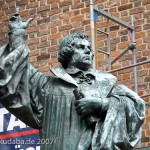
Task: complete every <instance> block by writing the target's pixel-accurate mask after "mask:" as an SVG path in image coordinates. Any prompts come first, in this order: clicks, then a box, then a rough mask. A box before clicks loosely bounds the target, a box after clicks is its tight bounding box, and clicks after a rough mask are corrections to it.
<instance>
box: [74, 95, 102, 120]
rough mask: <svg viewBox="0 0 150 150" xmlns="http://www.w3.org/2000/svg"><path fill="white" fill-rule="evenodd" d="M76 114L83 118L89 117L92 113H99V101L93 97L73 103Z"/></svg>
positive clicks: (100, 105)
mask: <svg viewBox="0 0 150 150" xmlns="http://www.w3.org/2000/svg"><path fill="white" fill-rule="evenodd" d="M75 106H76V111H77V114H78V115H80V116H82V117H85V116H90V115H92V114H93V113H96V112H100V111H101V107H102V104H101V99H100V98H94V97H86V98H82V99H80V100H77V101H76V102H75Z"/></svg>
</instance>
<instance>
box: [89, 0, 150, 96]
mask: <svg viewBox="0 0 150 150" xmlns="http://www.w3.org/2000/svg"><path fill="white" fill-rule="evenodd" d="M99 15H102V16H104V17H105V18H107V28H106V30H107V31H106V32H104V31H101V30H99V29H97V26H96V22H97V19H98V16H99ZM95 16H96V17H95ZM90 17H91V43H92V48H93V49H94V52H95V57H94V66H93V68H94V69H98V60H97V55H98V52H100V53H103V54H106V55H107V57H108V72H110V73H112V72H116V71H120V70H124V69H128V68H133V73H134V76H133V78H134V90H135V92H137V93H138V79H137V78H138V74H137V66H139V65H143V64H145V63H150V60H147V61H143V62H139V63H137V62H136V42H135V27H134V17H133V16H131V24H128V23H126V22H125V21H122V20H121V19H119V18H117V17H115V16H112V15H111V14H110V13H108V12H106V11H104V10H102V9H101V8H98V7H97V6H94V5H93V0H90ZM110 20H111V21H113V22H115V23H117V24H119V25H121V26H123V27H125V28H126V29H127V30H128V33H129V36H130V39H131V44H130V45H129V46H128V47H127V48H126V49H125V50H124V51H123V52H122V53H120V54H119V55H118V56H117V57H116V58H115V59H113V60H111V55H110V26H109V21H110ZM98 33H103V34H105V35H106V36H107V52H105V51H102V50H98V48H97V46H96V43H97V34H98ZM129 50H131V51H132V65H129V66H125V67H122V68H118V69H114V70H111V66H112V65H113V64H114V63H115V62H116V61H117V60H118V59H120V58H121V57H122V56H123V55H124V54H126V53H127V52H128V51H129ZM147 96H150V94H147V95H143V96H141V97H147Z"/></svg>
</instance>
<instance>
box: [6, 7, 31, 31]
mask: <svg viewBox="0 0 150 150" xmlns="http://www.w3.org/2000/svg"><path fill="white" fill-rule="evenodd" d="M32 20H33V18H29V19H27V20H26V21H25V22H23V21H22V19H21V17H20V15H19V8H17V9H16V12H15V13H14V14H13V16H12V17H11V18H10V19H9V29H10V31H12V30H15V29H26V28H27V27H28V26H29V24H30V22H31V21H32Z"/></svg>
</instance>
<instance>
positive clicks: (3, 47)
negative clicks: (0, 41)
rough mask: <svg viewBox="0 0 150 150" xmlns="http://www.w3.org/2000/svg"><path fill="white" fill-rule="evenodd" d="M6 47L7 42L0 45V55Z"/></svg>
mask: <svg viewBox="0 0 150 150" xmlns="http://www.w3.org/2000/svg"><path fill="white" fill-rule="evenodd" d="M7 47H8V44H5V45H3V46H1V47H0V56H1V55H2V54H3V52H4V51H5V49H6V48H7Z"/></svg>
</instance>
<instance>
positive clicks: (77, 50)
mask: <svg viewBox="0 0 150 150" xmlns="http://www.w3.org/2000/svg"><path fill="white" fill-rule="evenodd" d="M73 48H74V54H73V56H72V59H71V61H70V63H71V65H73V66H74V67H76V68H80V69H82V70H87V69H89V68H90V67H91V65H92V63H93V52H92V48H91V44H90V43H89V41H87V40H86V39H75V42H74V45H73Z"/></svg>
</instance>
